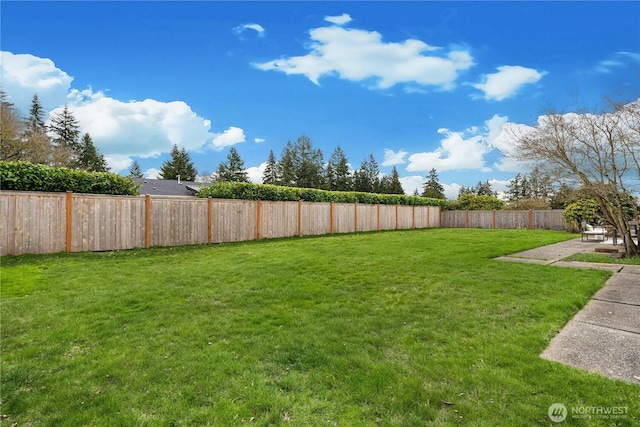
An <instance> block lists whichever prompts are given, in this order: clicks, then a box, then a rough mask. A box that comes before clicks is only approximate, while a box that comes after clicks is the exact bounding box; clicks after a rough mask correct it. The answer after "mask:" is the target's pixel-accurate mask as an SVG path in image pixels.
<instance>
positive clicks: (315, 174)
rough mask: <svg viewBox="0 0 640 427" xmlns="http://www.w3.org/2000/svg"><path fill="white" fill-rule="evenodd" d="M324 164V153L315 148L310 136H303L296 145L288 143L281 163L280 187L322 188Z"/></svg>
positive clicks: (283, 151)
mask: <svg viewBox="0 0 640 427" xmlns="http://www.w3.org/2000/svg"><path fill="white" fill-rule="evenodd" d="M323 163H324V160H323V155H322V151H320V150H316V149H314V148H313V143H312V142H311V139H310V138H309V137H308V136H306V135H304V134H303V135H301V136H300V137H299V138H298V139H297V140H296V142H295V144H292V143H291V141H287V145H286V146H285V148H284V150H282V156H281V158H280V162H279V167H280V173H281V177H280V185H285V186H290V187H303V188H322V185H323V184H324V177H323V172H324V171H323Z"/></svg>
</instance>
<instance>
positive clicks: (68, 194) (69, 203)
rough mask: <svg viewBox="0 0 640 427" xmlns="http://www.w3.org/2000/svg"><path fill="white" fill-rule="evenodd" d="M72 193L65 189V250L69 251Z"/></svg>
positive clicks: (71, 236)
mask: <svg viewBox="0 0 640 427" xmlns="http://www.w3.org/2000/svg"><path fill="white" fill-rule="evenodd" d="M72 195H73V193H72V192H71V191H67V222H66V233H65V236H66V239H67V241H66V249H67V252H71V249H72V248H71V246H72V244H71V243H72V242H71V240H72V238H73V235H72V229H71V227H72V225H73V224H72V217H73V197H72Z"/></svg>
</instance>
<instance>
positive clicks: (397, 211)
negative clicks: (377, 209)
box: [396, 204, 398, 230]
mask: <svg viewBox="0 0 640 427" xmlns="http://www.w3.org/2000/svg"><path fill="white" fill-rule="evenodd" d="M397 229H398V205H397V204H396V230H397Z"/></svg>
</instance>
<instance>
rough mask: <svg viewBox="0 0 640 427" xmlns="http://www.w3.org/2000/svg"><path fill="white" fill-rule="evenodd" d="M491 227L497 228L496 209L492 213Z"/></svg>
mask: <svg viewBox="0 0 640 427" xmlns="http://www.w3.org/2000/svg"><path fill="white" fill-rule="evenodd" d="M491 228H496V210H495V209H494V210H493V214H492V215H491Z"/></svg>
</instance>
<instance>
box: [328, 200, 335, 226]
mask: <svg viewBox="0 0 640 427" xmlns="http://www.w3.org/2000/svg"><path fill="white" fill-rule="evenodd" d="M333 216H334V213H333V202H331V203H330V204H329V222H330V224H329V233H331V234H333V231H334V228H333V219H334V218H333Z"/></svg>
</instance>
